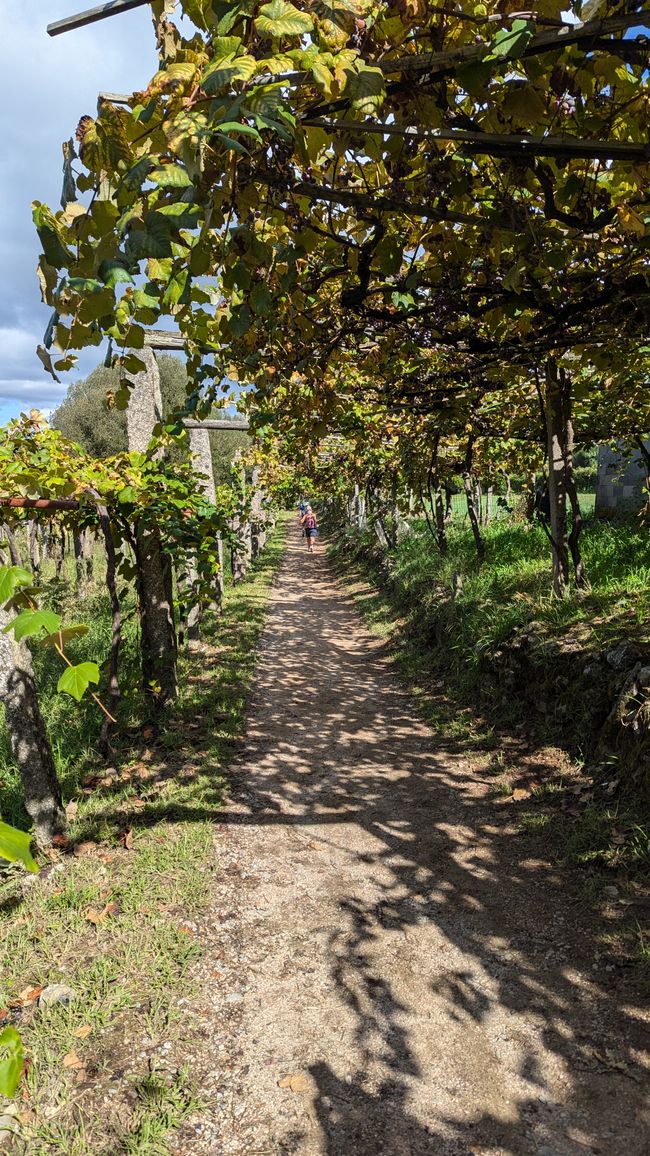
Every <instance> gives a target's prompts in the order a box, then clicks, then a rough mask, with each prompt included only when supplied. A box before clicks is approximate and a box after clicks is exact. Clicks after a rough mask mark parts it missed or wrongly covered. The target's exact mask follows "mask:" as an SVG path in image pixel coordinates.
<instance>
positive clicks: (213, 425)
mask: <svg viewBox="0 0 650 1156" xmlns="http://www.w3.org/2000/svg"><path fill="white" fill-rule="evenodd" d="M183 425H184V426H185V428H186V429H225V430H247V429H250V426H249V424H248V422H247V421H246V419H245V418H243V419H242V421H219V420H216V419H213V418H208V419H206V421H192V419H191V418H186V420H185V421H184V422H183Z"/></svg>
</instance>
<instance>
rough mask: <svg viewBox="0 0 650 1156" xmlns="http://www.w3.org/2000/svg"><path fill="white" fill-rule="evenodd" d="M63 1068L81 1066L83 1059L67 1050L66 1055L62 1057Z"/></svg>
mask: <svg viewBox="0 0 650 1156" xmlns="http://www.w3.org/2000/svg"><path fill="white" fill-rule="evenodd" d="M63 1067H64V1068H73V1069H75V1068H76V1069H78V1068H83V1060H81V1059H80V1058H79V1056H78V1055H77V1053H76V1052H68V1054H67V1056H64V1057H63Z"/></svg>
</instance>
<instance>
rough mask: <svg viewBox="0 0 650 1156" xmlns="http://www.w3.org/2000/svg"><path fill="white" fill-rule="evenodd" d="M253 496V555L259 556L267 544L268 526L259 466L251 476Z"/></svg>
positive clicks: (254, 556)
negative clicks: (266, 525) (263, 504)
mask: <svg viewBox="0 0 650 1156" xmlns="http://www.w3.org/2000/svg"><path fill="white" fill-rule="evenodd" d="M251 484H252V487H253V496H252V498H251V555H252V557H253V558H257V556H258V554H260V553H261V552H262V550H263V549H264V546H265V545H266V528H265V524H264V510H263V509H262V490H261V489H260V471H259V466H255V467H254V469H253V476H252V478H251Z"/></svg>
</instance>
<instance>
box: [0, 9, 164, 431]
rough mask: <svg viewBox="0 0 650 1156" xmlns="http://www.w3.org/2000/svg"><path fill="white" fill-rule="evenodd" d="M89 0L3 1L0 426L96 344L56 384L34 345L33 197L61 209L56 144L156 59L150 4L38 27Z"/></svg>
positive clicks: (41, 310)
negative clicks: (53, 27)
mask: <svg viewBox="0 0 650 1156" xmlns="http://www.w3.org/2000/svg"><path fill="white" fill-rule="evenodd" d="M91 6H92V5H91V0H2V16H3V22H2V37H1V38H0V108H1V110H2V112H1V114H0V115H1V116H2V140H3V150H2V153H1V154H0V206H1V210H0V261H1V265H0V267H1V268H2V278H1V280H0V423H3V422H6V421H7V420H8V418H10V417H14V416H16V415H17V414H19V413H20V411H21V410H25V409H27V410H28V409H31V408H32V407H36V408H38V409H44V410H50V409H52V408H53V407H54V406H55V405H56V404H57V403H58V402H59V401H60V400H61V398H62V397H63V396H64V394H65V392H66V388H67V386H68V384H69V383H70V382H71V381H73V380H75V379H76V378H77V377H79V376H83V375H85V374H86V373H87V372H89V371H90V370H91V369H92V368H93V367H94V366H95V365H96V364H97V362H98V361H99V360H101V355H102V351H101V350H97V349H93V350H90V351H89V352H88V353H87V354H83V355H82V357H81V358H80V362H79V370H78V371H75V372H72V373H70V374H67V375H63V379H62V384H61V385H56V383H55V382H53V381H52V379H51V378H50V377H48V376H47V375H46V374H45V373H44V372H43V370H42V367H41V364H40V362H39V360H38V358H37V357H36V353H35V347H36V345H37V344H38V342H39V341H40V340H41V338H42V335H43V331H44V329H45V326H46V325H47V321H48V317H49V312H50V311H49V309H48V308H47V307H46V306H44V305H42V304H41V300H40V292H39V286H38V281H37V279H36V262H37V260H38V254H39V251H40V248H39V243H38V238H37V236H36V232H35V230H34V227H33V225H32V219H31V207H30V206H31V202H32V200H39V201H44V202H45V203H46V204H49V205H50V206H51V207H52V208H54V209H56V208H58V207H59V198H60V196H61V180H62V176H61V163H62V155H61V143H62V141H64V140H67V139H69V138H70V136H73V135H74V130H75V127H76V125H77V122H78V121H79V118H80V117H81V116H83V115H84V114H90V115H94V114H95V111H96V105H97V94H98V93H99V92H102V91H111V92H131V91H133V90H135V89H137V88H142V87H144V85H145V84H146V83H147V82H148V81H149V79H150V78H151V76H152V75H153V74H154V72H155V71H156V67H157V62H156V54H155V45H154V37H153V29H152V27H151V21H150V15H149V8H148V7H145V8H143V9H136V10H135V11H133V12H126V13H124V14H123V15H120V16H115V17H113V18H111V19H109V20H104V21H101V22H100V23H98V24H93V25H91V26H90V27H88V28H82V29H80V30H79V31H77V32H68V33H66V34H65V35H63V36H58V37H55V38H50V37H49V36H48V35H47V34H46V31H45V28H46V25H47V24H48V23H50V22H51V21H53V20H59V19H61V18H62V17H63V16H69V15H72V14H73V13H74V12H79V11H82V10H83V9H84V8H88V7H91Z"/></svg>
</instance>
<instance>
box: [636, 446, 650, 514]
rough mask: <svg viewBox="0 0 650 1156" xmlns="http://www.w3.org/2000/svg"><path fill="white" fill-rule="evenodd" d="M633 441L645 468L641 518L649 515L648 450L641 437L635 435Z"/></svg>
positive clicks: (649, 475) (649, 473)
mask: <svg viewBox="0 0 650 1156" xmlns="http://www.w3.org/2000/svg"><path fill="white" fill-rule="evenodd" d="M634 441H635V442H636V444H637V446H638V447H639V450H640V453H641V458H642V459H643V466H644V469H645V491H646V503H645V506H644V508H643V510H641V516H642V517H643V518H647V517H648V516H649V515H650V450H649V449H648V447H647V446H646V444H645V442H644V440H643V438H639V437H637V438H635V439H634Z"/></svg>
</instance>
